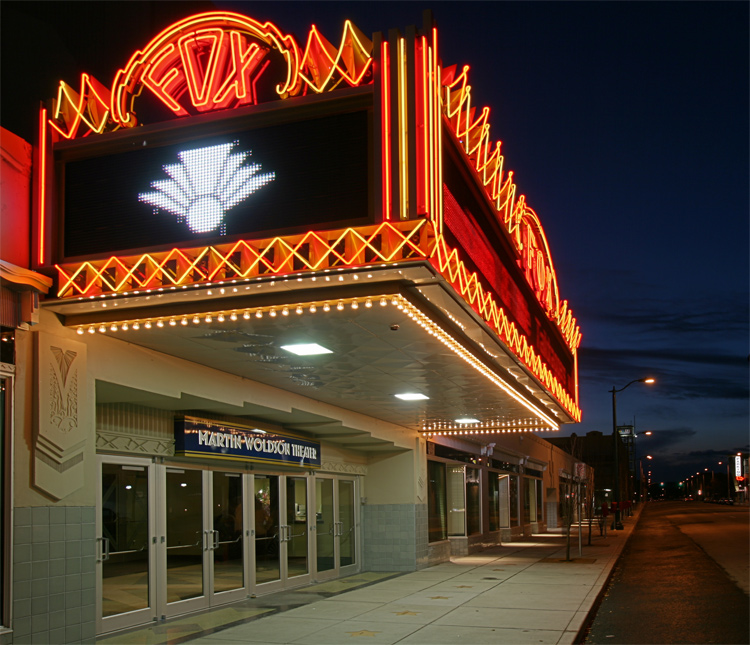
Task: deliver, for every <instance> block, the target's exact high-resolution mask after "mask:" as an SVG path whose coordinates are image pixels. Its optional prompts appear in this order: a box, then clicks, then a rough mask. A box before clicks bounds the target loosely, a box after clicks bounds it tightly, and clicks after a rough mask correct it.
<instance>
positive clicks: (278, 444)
mask: <svg viewBox="0 0 750 645" xmlns="http://www.w3.org/2000/svg"><path fill="white" fill-rule="evenodd" d="M174 439H175V454H176V455H179V456H183V457H212V458H218V459H231V460H235V461H251V462H261V463H266V464H286V465H289V466H297V467H299V468H320V444H319V443H318V442H316V441H307V440H306V439H301V438H299V437H295V436H293V435H287V434H281V433H279V432H272V431H269V430H260V429H258V428H245V427H242V426H235V425H231V424H226V423H218V422H215V421H206V420H205V419H196V418H193V417H184V418H180V419H176V420H175V430H174Z"/></svg>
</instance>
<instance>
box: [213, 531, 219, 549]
mask: <svg viewBox="0 0 750 645" xmlns="http://www.w3.org/2000/svg"><path fill="white" fill-rule="evenodd" d="M211 533H213V537H214V543H213V546H212V547H211V548H212V549H213V550H214V551H216V549H218V548H219V532H218V531H211Z"/></svg>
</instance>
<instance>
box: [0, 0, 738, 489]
mask: <svg viewBox="0 0 750 645" xmlns="http://www.w3.org/2000/svg"><path fill="white" fill-rule="evenodd" d="M15 4H16V3H13V2H7V1H4V2H3V3H2V5H1V6H0V17H2V18H5V16H4V15H3V14H4V13H6V8H8V7H10V9H11V13H12V11H13V5H15ZM23 4H24V5H34V4H38V3H33V2H29V3H23ZM60 4H67V5H70V4H71V3H60ZM72 4H77V5H79V8H80V6H81V5H88V6H89V7H91V6H92V5H98V4H104V5H110V9H109V10H108V12H109V15H110V16H111V13H112V9H111V7H114V6H116V5H119V4H121V3H72ZM126 4H127V5H129V6H130V11H128V12H126V13H127V15H126V13H123V18H122V21H112V20H110V21H109V22H108V23H106V24H105V25H104V26H103V27H100V28H99V32H98V33H97V34H96V35H95V36H94V37H93V38H89V42H87V43H83V42H82V34H79V35H78V38H77V45H73V44H71V45H70V46H68V44H69V42H65V45H66V46H65V47H63V48H61V49H59V50H58V52H59V55H58V57H57V59H51V60H50V59H47V60H46V61H44V63H43V64H44V65H45V66H46V67H47V69H46V70H44V72H45V73H41V72H40V73H38V74H36V76H35V80H34V81H33V83H32V86H33V90H34V91H37V92H38V93H39V95H38V96H31V97H30V98H31V99H33V100H34V101H36V102H37V103H34V104H33V105H29V106H28V110H29V111H30V114H31V121H28V117H26V116H24V115H23V114H22V115H19V114H16V113H15V112H10V111H15V110H17V109H18V108H17V107H16V105H17V103H18V99H17V98H15V96H17V95H15V90H16V89H18V88H15V87H13V84H14V83H15V82H18V81H16V80H15V77H14V76H13V72H12V70H10V69H9V68H10V66H11V65H12V62H10V61H9V60H8V58H9V56H8V47H9V46H8V42H9V40H10V38H11V36H9V35H8V33H7V29H8V27H7V26H6V27H5V28H4V30H3V52H2V53H3V60H2V65H3V68H2V78H3V88H2V89H3V112H2V114H1V116H2V119H3V122H2V124H3V126H4V127H6V128H8V129H11V130H14V129H15V130H17V131H18V130H20V131H18V134H20V135H21V136H24V135H25V134H26V132H25V131H24V130H25V128H26V127H27V125H28V123H31V122H33V119H35V113H34V110H35V107H36V105H37V104H38V101H39V100H41V99H45V98H49V97H51V96H53V95H54V93H55V89H56V82H57V80H58V79H60V78H65V79H66V80H68V81H70V82H75V81H76V79H77V76H75V74H76V73H80V71H89V72H92V73H94V75H95V76H97V77H99V78H100V79H101V80H102V81H103V82H105V83H109V82H111V78H112V76H113V75H114V72H115V68H114V67H113V65H118V64H122V63H124V61H125V60H126V58H127V57H128V56H129V55H130V53H131V52H132V51H133V49H134V48H135V47H137V46H139V45H143V44H144V43H143V42H138V41H135V42H133V41H132V39H131V40H128V38H129V35H128V34H129V33H130V32H128V27H129V26H130V25H133V24H136V23H137V21H138V19H137V15H138V14H137V9H136V8H135V7H137V5H138V4H139V3H138V2H131V3H126ZM168 4H169V5H171V6H172V10H173V11H177V7H185V11H184V15H188V14H189V13H191V9H192V8H194V7H195V6H197V4H202V5H203V6H205V5H207V4H213V5H215V6H216V7H219V8H231V9H233V10H234V11H239V12H241V13H245V14H247V15H250V16H252V17H254V18H256V19H263V20H272V21H273V22H275V23H276V24H277V25H278V26H279V27H280V28H281V29H282V30H284V31H286V32H292V33H295V34H296V35H297V36H298V37H299V38H300V39H304V37H305V35H306V33H307V31H308V29H309V26H310V25H311V24H313V23H314V24H316V25H317V26H318V27H319V29H320V31H321V32H322V33H323V35H325V36H326V37H327V38H328V39H329V40H330V41H331V42H334V43H336V44H338V40H339V38H340V33H341V28H342V26H343V22H344V20H345V19H347V18H349V19H351V20H352V21H353V22H354V23H355V24H356V25H357V26H358V27H359V28H360V29H361V30H362V31H363V32H364V33H365V34H366V35H371V34H372V33H373V32H375V31H382V32H384V33H387V32H388V30H389V29H391V28H398V29H401V30H403V29H405V28H406V27H407V26H408V25H416V26H417V27H420V26H421V25H422V11H423V10H425V9H431V10H432V11H433V15H434V18H435V21H436V23H437V26H438V29H439V37H440V53H441V58H442V61H443V64H444V65H445V66H447V65H452V64H457V65H459V66H462V65H464V64H468V65H470V66H471V71H470V82H471V83H472V86H473V89H472V95H473V97H474V101H475V104H476V105H478V106H480V107H481V106H484V105H487V106H489V107H490V108H491V114H490V122H491V127H492V132H491V134H492V138H493V139H494V140H501V141H502V142H503V153H504V155H505V167H506V169H511V170H513V171H514V172H515V180H516V183H517V185H518V188H519V190H520V192H521V193H523V194H525V195H526V197H527V200H528V203H529V205H530V206H531V207H532V208H533V209H534V210H535V211H536V212H537V213H538V215H539V216H540V218H541V221H542V224H543V226H544V228H545V230H546V233H547V237H548V240H549V244H550V248H551V252H552V257H553V261H554V263H555V267H556V270H557V274H558V280H559V287H560V294H561V297H563V298H564V299H567V300H568V301H569V302H570V305H571V307H572V309H573V313H574V315H576V317H577V318H578V321H579V324H580V327H581V330H582V333H583V342H582V347H581V350H580V354H579V368H580V394H581V407H582V408H583V413H584V419H583V422H582V423H581V424H578V425H576V426H570V427H566V428H565V429H564V430H563V431H562V434H570V433H571V432H576V433H578V434H585V433H586V432H588V431H591V430H600V431H603V432H605V433H611V431H612V407H611V403H612V397H611V394H610V393H609V391H610V390H611V389H612V388H613V387H616V388H618V389H619V388H621V387H623V386H625V385H626V384H627V383H629V382H630V381H632V380H634V379H637V378H640V377H644V376H653V377H655V378H656V379H657V384H655V385H653V386H650V387H649V386H645V385H642V384H634V385H632V386H631V387H629V388H628V389H627V390H626V391H624V392H622V393H620V394H619V395H618V399H617V402H618V420H619V421H620V423H621V424H626V423H633V422H635V425H636V430H637V431H639V432H642V431H645V430H652V431H653V432H654V433H655V434H654V435H653V436H652V437H649V438H643V439H642V440H639V447H638V451H639V454H651V455H653V456H654V460H653V462H652V464H653V470H654V476H655V478H657V479H662V480H679V479H683V478H685V477H687V476H688V475H691V474H694V473H695V472H696V471H697V470H699V469H700V470H702V469H703V468H705V467H708V468H712V467H717V468H718V466H717V463H718V461H720V460H722V459H725V458H726V456H727V455H728V454H731V453H735V452H737V451H739V450H744V451H747V450H748V433H749V430H748V428H749V424H748V421H749V419H748V356H749V355H750V348H749V346H748V344H749V343H748V338H749V334H748V331H749V323H748V308H749V303H748V293H749V291H750V285H749V279H748V276H749V273H750V272H749V270H748V269H749V263H748V259H749V253H748V239H749V237H750V232H749V230H748V221H749V218H748V194H749V190H748V188H749V187H748V176H749V170H750V168H749V167H748V140H749V138H748V122H749V118H748V117H749V114H748V95H749V94H750V92H749V88H748V78H749V76H750V74H749V70H748V60H749V59H750V51H749V49H748V7H749V6H750V5H748V3H746V2H659V3H652V2H573V3H571V2H405V1H401V2H383V1H380V2H283V1H276V2H229V1H225V2H213V3H193V4H191V3H182V2H171V3H168ZM93 13H96V12H93ZM179 17H182V16H179ZM3 22H5V21H3ZM43 22H44V19H43V18H42V19H40V20H39V21H34V22H32V23H31V24H32V25H34V24H35V25H39V24H41V23H43ZM6 24H7V23H6ZM162 26H164V25H154V29H156V28H161V27H162ZM28 27H29V23H28V22H27V23H26V28H28ZM42 28H44V25H42ZM155 33H156V30H154V31H153V33H152V35H153V34H155ZM139 35H140V34H139ZM141 37H142V36H141ZM72 40H73V38H72V37H70V42H72ZM115 45H117V48H115ZM120 47H122V49H120ZM105 50H106V51H108V52H109V53H106V54H105V53H104V52H105ZM68 51H70V52H71V53H72V56H70V57H69V56H68ZM118 52H119V55H117V56H116V57H114V58H113V55H114V54H118ZM30 64H32V63H30ZM34 64H36V65H37V66H39V65H41V64H42V63H34ZM50 72H51V73H50ZM47 77H49V81H48V80H47ZM45 82H47V83H51V85H49V87H42V84H43V83H45ZM23 89H24V91H25V93H24V96H25V97H28V96H29V92H30V90H31V89H32V88H30V87H29V86H28V83H26V84H25V86H24V88H23ZM9 92H10V93H11V94H12V95H13V101H14V106H13V107H11V106H10V101H11V100H10V99H9V98H8V95H9ZM24 119H27V120H24ZM27 136H28V135H27Z"/></svg>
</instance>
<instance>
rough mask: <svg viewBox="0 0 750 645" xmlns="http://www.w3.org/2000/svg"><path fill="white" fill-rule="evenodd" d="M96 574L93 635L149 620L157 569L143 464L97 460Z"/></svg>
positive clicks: (149, 474) (149, 475)
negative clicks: (95, 622) (95, 624)
mask: <svg viewBox="0 0 750 645" xmlns="http://www.w3.org/2000/svg"><path fill="white" fill-rule="evenodd" d="M99 471H100V474H99V481H100V485H99V486H98V489H97V498H98V499H97V509H98V513H97V517H96V529H97V535H98V536H99V537H98V538H97V559H96V574H97V585H98V588H99V594H98V597H97V631H98V632H103V631H112V630H115V629H122V628H124V627H129V626H131V625H137V624H140V623H144V622H148V621H150V620H153V619H154V617H155V616H156V615H157V612H156V595H157V594H156V567H155V560H156V558H155V555H156V552H155V547H156V543H155V537H154V528H153V527H154V508H153V498H152V493H153V486H154V477H153V466H152V465H151V463H150V462H148V461H146V460H138V459H124V458H120V459H117V462H116V463H113V461H112V460H108V459H107V458H100V459H99Z"/></svg>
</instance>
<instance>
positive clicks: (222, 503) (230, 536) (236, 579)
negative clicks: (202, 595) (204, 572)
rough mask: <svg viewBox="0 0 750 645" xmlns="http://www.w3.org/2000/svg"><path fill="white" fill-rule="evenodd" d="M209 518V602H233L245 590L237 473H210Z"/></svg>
mask: <svg viewBox="0 0 750 645" xmlns="http://www.w3.org/2000/svg"><path fill="white" fill-rule="evenodd" d="M211 477H212V491H211V492H212V495H211V498H212V500H213V508H212V513H211V518H212V520H211V521H212V522H213V528H212V529H211V540H210V542H209V547H210V550H211V567H212V569H213V571H212V573H211V576H210V578H211V579H212V580H213V589H212V590H211V591H212V603H211V604H218V603H221V602H228V601H229V600H233V599H234V597H233V596H236V595H237V594H232V592H239V595H240V596H241V595H242V594H243V593H244V592H243V590H244V587H245V559H246V558H245V544H246V540H245V529H244V508H245V505H244V504H243V499H244V486H243V475H241V474H240V473H226V472H213V473H211Z"/></svg>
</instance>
